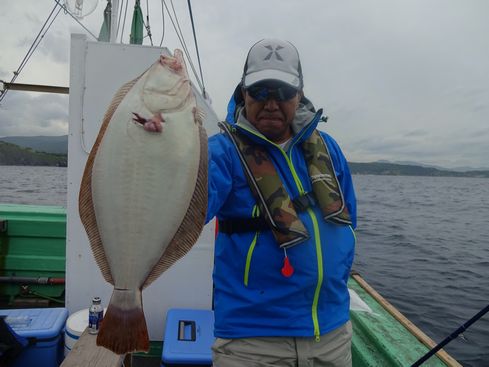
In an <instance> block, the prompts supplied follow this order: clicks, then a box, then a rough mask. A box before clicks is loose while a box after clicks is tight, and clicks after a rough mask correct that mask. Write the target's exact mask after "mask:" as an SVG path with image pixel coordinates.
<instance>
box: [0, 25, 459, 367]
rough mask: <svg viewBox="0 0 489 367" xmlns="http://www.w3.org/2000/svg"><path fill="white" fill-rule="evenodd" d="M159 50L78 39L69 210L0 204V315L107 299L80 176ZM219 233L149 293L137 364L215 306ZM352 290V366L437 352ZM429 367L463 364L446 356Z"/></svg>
mask: <svg viewBox="0 0 489 367" xmlns="http://www.w3.org/2000/svg"><path fill="white" fill-rule="evenodd" d="M113 27H114V26H113ZM161 53H169V51H168V50H166V49H164V48H160V47H150V46H142V45H136V44H132V45H126V44H124V45H123V44H116V43H112V42H96V41H88V40H87V38H86V36H85V35H77V34H74V35H72V39H71V57H70V60H71V65H70V76H71V77H70V87H69V94H70V108H69V109H70V121H69V146H68V156H69V161H68V198H67V207H66V209H65V208H63V207H54V206H34V205H15V204H1V203H0V302H2V304H1V306H0V307H1V308H2V309H20V308H32V307H37V308H53V307H64V308H66V309H67V310H68V312H69V314H71V315H72V314H75V313H76V312H77V311H80V310H82V309H85V308H87V307H88V306H89V305H90V301H91V299H92V298H93V297H94V296H99V297H101V298H102V300H103V302H104V303H105V304H107V303H108V300H109V298H110V293H111V290H112V289H111V286H110V285H108V284H107V283H106V282H105V281H104V280H103V278H102V275H101V274H100V271H99V270H98V267H97V265H96V264H95V261H94V259H93V257H92V255H91V252H90V248H89V245H88V239H87V237H86V234H85V231H84V230H83V227H82V225H81V222H80V218H79V215H78V192H79V185H80V181H81V175H82V172H83V168H84V166H85V162H86V159H87V156H88V152H89V150H90V148H91V146H92V145H93V143H94V140H95V137H96V135H97V132H98V130H99V127H100V122H101V121H102V118H103V114H104V112H105V108H106V106H108V105H109V103H110V99H111V98H112V95H113V94H114V92H115V91H116V90H117V89H118V88H119V87H120V84H121V81H125V80H130V79H131V77H134V76H137V75H139V74H140V73H141V71H143V70H144V69H145V68H146V67H147V66H148V65H151V64H152V62H153V61H154V60H156V59H157V57H158V56H159V55H160V54H161ZM100 70H104V73H100ZM10 87H14V85H11V86H10ZM61 92H62V93H65V92H68V90H67V89H65V90H62V91H61ZM198 95H199V96H201V94H200V93H199V94H198ZM198 103H199V105H200V106H201V107H202V108H204V109H207V112H208V114H207V116H208V119H209V121H216V120H217V117H216V116H215V115H213V112H212V110H211V109H210V108H209V107H208V105H207V102H206V100H205V98H204V97H200V98H199V100H198ZM206 129H207V130H208V133H209V135H210V134H212V133H213V132H215V131H216V129H217V127H216V126H211V125H209V123H208V124H207V125H206ZM214 231H215V228H214V223H213V222H211V223H209V224H208V225H206V227H205V228H204V231H203V234H202V235H201V238H200V239H199V241H198V243H197V244H196V245H195V246H194V248H193V249H192V250H191V251H190V252H189V253H188V254H187V255H186V256H185V257H184V258H183V259H181V261H179V262H178V263H176V264H175V265H174V266H173V267H172V268H171V269H170V270H169V271H168V272H165V274H164V276H162V277H160V279H158V280H157V281H156V282H155V283H154V284H152V285H151V286H150V287H149V288H148V289H147V290H146V291H145V293H144V305H145V311H146V318H147V323H148V325H149V334H150V338H151V349H150V351H149V353H134V354H133V355H131V357H130V358H131V363H132V364H131V365H132V366H136V367H137V366H138V365H155V366H159V365H160V364H161V356H162V348H163V345H164V343H165V320H166V315H167V313H168V311H169V310H171V309H173V308H182V307H183V308H188V309H206V310H211V309H212V276H211V271H212V259H213V239H214ZM188 269H192V271H188ZM348 287H349V289H350V295H351V300H352V302H351V312H350V316H351V320H352V324H353V341H352V356H353V365H354V366H355V367H357V366H408V365H411V364H412V363H414V362H415V361H416V360H418V359H419V358H420V357H421V356H423V355H425V354H426V353H427V352H428V351H429V350H430V349H431V348H433V347H434V346H435V343H434V342H433V341H432V340H431V339H430V338H429V337H428V336H426V335H425V334H424V333H423V332H422V331H421V330H420V329H418V328H417V327H416V326H415V325H414V324H413V323H412V322H410V321H409V320H408V319H407V318H406V317H404V316H403V315H402V314H401V313H400V312H399V311H398V310H397V309H396V308H395V307H394V306H393V305H391V304H390V303H389V302H388V301H387V300H386V299H384V298H383V297H382V296H381V295H380V294H379V293H378V292H376V291H375V290H374V289H373V288H372V287H371V286H370V285H369V284H368V283H367V282H366V281H365V279H363V278H362V276H361V275H360V274H358V273H352V274H351V276H350V278H349V281H348ZM424 365H425V366H460V364H459V363H458V362H457V361H456V360H455V359H454V358H452V357H451V356H450V355H448V354H447V353H446V352H445V351H443V350H441V351H439V352H438V353H437V354H436V355H435V356H433V357H432V358H430V359H429V360H428V361H426V362H425V364H424Z"/></svg>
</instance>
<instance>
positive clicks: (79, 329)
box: [64, 308, 107, 357]
mask: <svg viewBox="0 0 489 367" xmlns="http://www.w3.org/2000/svg"><path fill="white" fill-rule="evenodd" d="M106 311H107V309H106V308H105V309H104V315H105V312H106ZM87 327H88V308H85V309H83V310H80V311H77V312H75V313H74V314H72V315H70V317H68V320H67V321H66V327H65V348H64V354H65V357H66V356H67V355H68V353H70V351H71V350H72V349H73V346H74V345H75V343H76V342H77V340H78V339H79V338H80V336H81V335H82V334H83V332H84V331H85V329H86V328H87Z"/></svg>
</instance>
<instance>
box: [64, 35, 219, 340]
mask: <svg viewBox="0 0 489 367" xmlns="http://www.w3.org/2000/svg"><path fill="white" fill-rule="evenodd" d="M161 53H166V54H168V50H166V49H162V48H158V47H148V46H139V45H122V44H112V43H103V42H89V41H87V40H86V37H85V36H84V35H76V34H75V35H72V38H71V62H70V63H71V65H70V108H69V111H70V117H69V118H70V120H69V136H68V203H67V245H66V306H67V308H68V309H69V311H70V313H73V312H76V311H78V310H81V309H84V308H88V307H89V306H90V303H91V299H92V297H94V296H99V297H101V298H102V303H103V305H104V306H105V307H106V306H107V304H108V302H109V299H110V295H111V293H112V286H111V285H110V284H108V283H106V282H105V280H104V279H103V277H102V274H101V272H100V270H99V269H98V266H97V265H96V263H95V260H94V258H93V256H92V253H91V250H90V246H89V242H88V238H87V235H86V232H85V230H84V228H83V226H82V224H81V221H80V217H79V214H78V193H79V189H80V181H81V178H82V175H83V170H84V167H85V163H86V160H87V158H88V154H89V151H90V149H91V147H92V145H93V143H94V141H95V139H96V136H97V134H98V131H99V128H100V125H101V122H102V119H103V116H104V114H105V111H106V109H107V107H108V106H109V103H110V101H111V100H112V97H113V95H114V93H115V92H116V91H117V90H118V89H119V87H120V86H121V85H123V84H124V83H126V82H127V81H129V80H132V79H133V78H135V77H137V76H138V75H140V74H141V73H142V72H144V70H146V69H147V68H148V67H149V66H150V65H151V64H153V63H154V62H155V61H156V60H157V59H158V57H159V55H160V54H161ZM198 103H199V105H201V106H202V107H203V108H205V102H204V101H203V99H202V98H200V99H199V101H198ZM207 113H208V114H207V118H206V121H205V126H206V129H207V131H208V133H209V134H211V133H213V132H216V131H217V128H216V122H217V117H216V116H215V114H214V113H213V112H212V111H207ZM213 244H214V223H209V224H208V225H207V226H206V227H205V228H204V231H203V233H202V235H201V237H200V239H199V241H198V243H197V244H196V245H195V246H194V247H193V249H192V250H191V251H190V252H189V253H188V254H187V255H186V256H185V257H184V258H183V259H181V260H180V261H179V262H177V263H176V264H175V265H174V266H172V267H171V268H170V269H169V270H168V271H167V272H165V273H164V274H163V275H162V276H161V277H160V278H158V279H157V280H156V281H155V282H154V283H153V284H151V285H150V286H149V287H148V288H147V289H145V290H144V291H143V305H144V311H145V315H146V321H147V324H148V330H149V335H150V339H151V340H162V339H163V337H164V336H163V330H164V325H165V316H166V311H167V310H168V309H169V308H172V307H181V308H203V309H210V308H211V302H212V279H211V277H212V266H213V251H214V247H213V246H214V245H213Z"/></svg>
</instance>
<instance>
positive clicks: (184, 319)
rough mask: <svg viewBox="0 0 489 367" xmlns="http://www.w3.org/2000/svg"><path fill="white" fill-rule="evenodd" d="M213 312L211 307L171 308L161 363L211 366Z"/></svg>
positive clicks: (167, 365) (166, 366)
mask: <svg viewBox="0 0 489 367" xmlns="http://www.w3.org/2000/svg"><path fill="white" fill-rule="evenodd" d="M213 343H214V313H213V312H212V311H210V310H191V309H176V308H173V309H170V310H168V313H167V315H166V328H165V341H164V342H163V353H162V356H161V359H162V362H163V364H162V365H163V366H165V367H171V366H211V365H212V352H211V346H212V344H213Z"/></svg>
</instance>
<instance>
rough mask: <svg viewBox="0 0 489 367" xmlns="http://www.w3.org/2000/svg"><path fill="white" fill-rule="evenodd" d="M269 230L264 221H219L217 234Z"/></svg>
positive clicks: (257, 219)
mask: <svg viewBox="0 0 489 367" xmlns="http://www.w3.org/2000/svg"><path fill="white" fill-rule="evenodd" d="M267 229H269V227H268V225H267V222H266V221H265V219H263V218H261V217H258V218H233V219H226V220H220V221H219V232H221V233H226V234H233V233H243V232H257V231H264V230H267Z"/></svg>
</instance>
